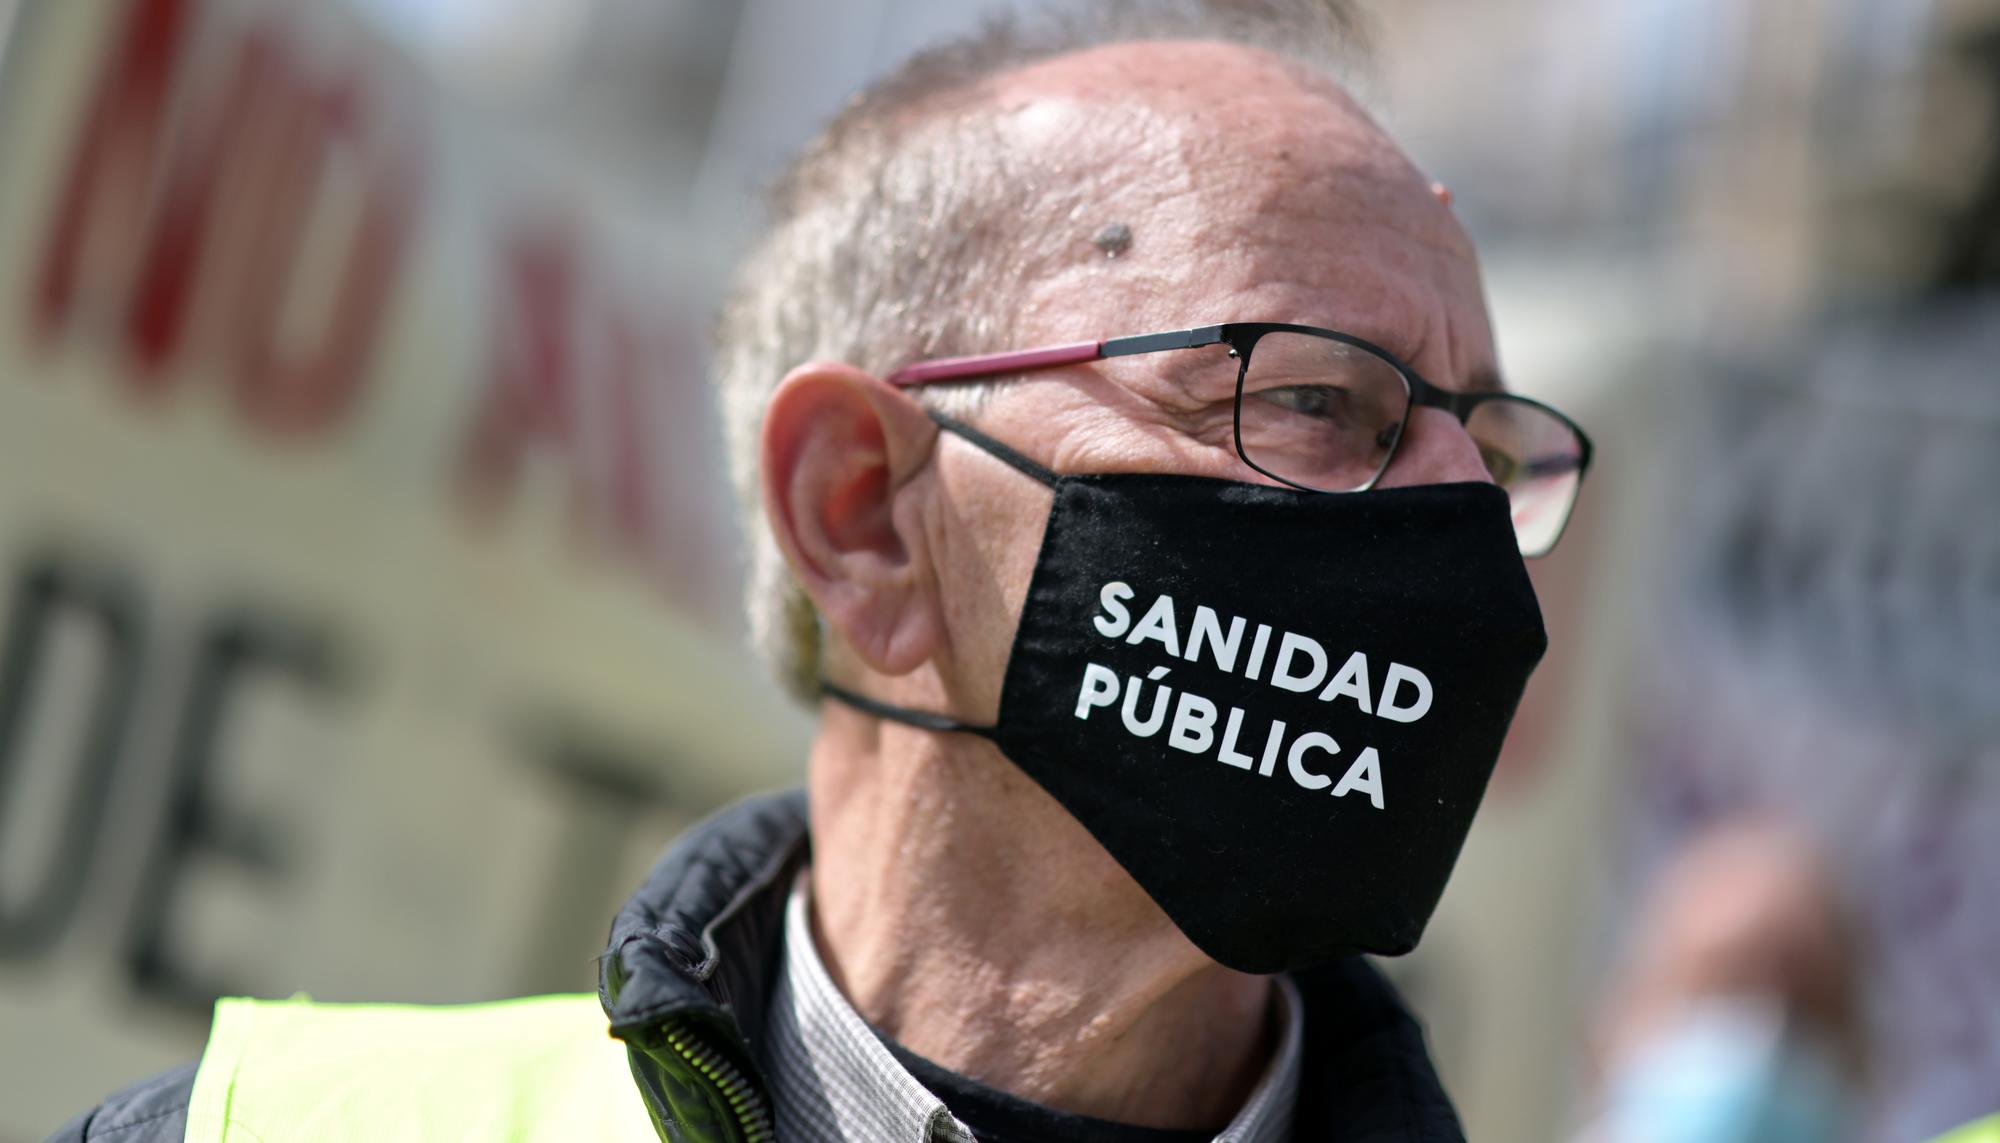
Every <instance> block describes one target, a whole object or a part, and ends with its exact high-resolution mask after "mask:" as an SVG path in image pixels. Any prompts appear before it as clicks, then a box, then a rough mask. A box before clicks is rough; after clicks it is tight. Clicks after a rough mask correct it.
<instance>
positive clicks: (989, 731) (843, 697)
mask: <svg viewBox="0 0 2000 1143" xmlns="http://www.w3.org/2000/svg"><path fill="white" fill-rule="evenodd" d="M819 693H820V694H821V695H823V696H825V697H826V698H830V699H832V700H834V701H835V702H842V703H846V704H847V705H848V706H851V707H853V708H854V709H855V710H858V711H861V712H862V713H863V714H872V715H874V716H875V717H877V718H886V719H888V720H889V721H891V722H900V723H902V724H903V725H905V726H914V727H916V728H917V729H919V730H938V731H960V732H963V733H965V734H977V735H978V736H979V737H981V738H992V737H993V735H994V732H995V731H997V730H998V729H999V728H998V727H993V726H974V725H972V724H971V723H969V722H960V721H958V720H957V719H955V718H953V717H951V716H950V715H948V714H933V713H932V712H930V711H927V710H908V709H905V708H904V707H900V706H890V705H889V704H888V703H885V702H882V701H880V700H879V699H872V698H869V697H868V696H867V695H858V694H855V693H854V692H853V691H850V690H848V689H847V688H846V687H842V686H836V685H835V684H833V683H829V682H827V681H826V680H825V679H821V680H820V684H819Z"/></svg>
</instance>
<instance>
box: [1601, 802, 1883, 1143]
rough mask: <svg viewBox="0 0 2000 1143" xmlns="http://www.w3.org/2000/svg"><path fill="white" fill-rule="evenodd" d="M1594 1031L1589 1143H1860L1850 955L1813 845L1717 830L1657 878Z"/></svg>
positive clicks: (1844, 923) (1763, 832)
mask: <svg viewBox="0 0 2000 1143" xmlns="http://www.w3.org/2000/svg"><path fill="white" fill-rule="evenodd" d="M1628 945H1629V947H1628V948H1627V949H1626V952H1625V955H1624V958H1623V963H1622V967H1621V968H1620V970H1619V971H1618V972H1617V973H1616V974H1614V976H1613V978H1612V989H1611V990H1610V992H1609V993H1608V994H1607V996H1606V999H1605V1001H1604V1003H1603V1005H1602V1010H1601V1012H1600V1016H1599V1026H1598V1028H1597V1029H1596V1035H1595V1037H1594V1039H1595V1044H1594V1047H1595V1053H1594V1055H1595V1060H1594V1068H1595V1071H1596V1086H1597V1088H1598V1103H1599V1104H1600V1107H1601V1110H1600V1112H1599V1115H1598V1117H1597V1120H1596V1122H1595V1124H1594V1125H1593V1126H1592V1127H1591V1128H1590V1129H1589V1130H1588V1131H1586V1132H1585V1134H1584V1135H1583V1136H1582V1137H1581V1138H1583V1139H1585V1140H1588V1141H1589V1143H1753V1141H1755V1143H1836V1141H1838V1140H1845V1139H1851V1138H1853V1137H1854V1136H1855V1129H1856V1124H1857V1121H1858V1113H1859V1108H1860V1106H1861V1100H1860V1099H1859V1092H1860V1091H1861V1090H1862V1086H1863V1078H1864V1071H1863V1062H1864V1057H1865V1051H1864V1048H1865V1044H1864V1039H1865V1030H1864V1027H1863V1022H1862V1017H1861V1002H1860V1000H1861V998H1860V980H1859V975H1860V974H1859V970H1858V966H1857V964H1856V960H1857V957H1858V955H1859V948H1858V940H1857V937H1856V934H1855V926H1854V924H1853V922H1852V920H1851V918H1850V917H1849V916H1848V915H1847V910H1846V907H1845V905H1844V904H1843V903H1842V901H1841V900H1840V895H1839V891H1838V890H1837V888H1836V886H1835V884H1834V878H1833V875H1832V872H1831V871H1830V870H1829V868H1828V867H1827V864H1826V861H1825V859H1824V857H1823V855H1822V854H1821V853H1820V851H1819V848H1818V846H1817V845H1816V844H1815V843H1814V842H1813V841H1812V840H1811V839H1810V838H1809V837H1807V836H1806V835H1805V834H1803V833H1802V832H1800V831H1798V830H1797V829H1795V828H1794V827H1791V826H1788V825H1786V824H1784V823H1782V822H1780V821H1777V820H1773V819H1770V818H1764V817H1746V818H1743V819H1738V820H1730V821H1725V822H1722V823H1718V824H1717V825H1715V826H1714V827H1712V828H1710V829H1709V830H1708V831H1706V832H1704V833H1703V834H1701V835H1700V836H1698V837H1697V838H1695V839H1694V840H1692V841H1691V842H1690V843H1689V844H1688V846H1687V847H1686V848H1685V849H1684V850H1682V851H1681V852H1680V853H1679V854H1678V855H1676V856H1675V857H1674V859H1673V860H1672V861H1671V862H1670V863H1669V864H1668V866H1667V867H1666V869H1665V870H1663V871H1662V873H1661V875H1660V877H1659V878H1658V881H1657V883H1656V884H1655V885H1654V886H1653V889H1652V891H1651V893H1650V894H1649V896H1648V897H1647V899H1646V902H1645V903H1644V904H1643V905H1642V906H1641V908H1640V910H1639V913H1638V917H1637V920H1636V922H1635V924H1634V926H1633V928H1632V930H1631V932H1630V933H1629V934H1628Z"/></svg>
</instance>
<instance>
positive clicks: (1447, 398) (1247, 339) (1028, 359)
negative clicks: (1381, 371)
mask: <svg viewBox="0 0 2000 1143" xmlns="http://www.w3.org/2000/svg"><path fill="white" fill-rule="evenodd" d="M1273 333H1295V334H1303V335H1306V336H1309V337H1318V338H1323V339H1325V340H1328V341H1335V342H1339V343H1341V344H1343V345H1350V346H1353V347H1354V348H1356V349H1359V350H1361V351H1363V352H1365V353H1368V354H1370V355H1372V356H1374V357H1377V358H1380V359H1381V360H1382V361H1384V362H1386V363H1387V364H1388V365H1389V366H1390V367H1391V368H1392V369H1394V370H1395V371H1396V373H1397V374H1398V375H1399V376H1401V377H1402V379H1403V390H1404V394H1405V398H1406V399H1405V401H1404V405H1403V415H1402V417H1401V418H1400V419H1399V420H1398V421H1397V422H1396V433H1395V437H1394V439H1393V440H1391V441H1390V443H1389V445H1388V449H1387V451H1386V452H1385V453H1384V454H1383V457H1382V463H1381V465H1380V466H1379V467H1378V468H1377V469H1376V470H1375V473H1374V475H1372V476H1370V477H1369V478H1368V479H1367V480H1366V481H1364V482H1362V483H1361V484H1358V485H1356V486H1354V487H1353V488H1341V489H1331V488H1315V487H1313V486H1312V485H1309V484H1301V483H1299V482H1298V481H1296V480H1291V479H1289V478H1287V477H1285V476H1284V475H1283V474H1281V473H1276V472H1272V471H1271V470H1270V469H1268V468H1265V467H1264V466H1263V465H1260V464H1258V463H1257V462H1256V461H1254V460H1252V459H1251V458H1250V454H1249V453H1248V452H1247V451H1245V450H1244V448H1243V385H1244V382H1245V380H1246V379H1247V378H1248V377H1249V375H1250V358H1251V356H1252V354H1253V353H1254V351H1255V350H1256V347H1257V343H1258V342H1259V341H1260V340H1262V339H1263V338H1264V337H1265V336H1266V335H1268V334H1273ZM1210 345H1227V346H1229V354H1230V356H1231V357H1234V358H1236V359H1237V369H1236V398H1235V407H1234V409H1233V410H1232V417H1233V420H1234V424H1233V426H1232V431H1233V434H1234V437H1235V445H1236V456H1237V459H1239V460H1241V461H1242V462H1243V463H1244V464H1245V465H1247V466H1249V467H1250V469H1251V470H1252V471H1255V472H1259V473H1262V474H1263V475H1265V476H1268V477H1270V478H1271V479H1272V480H1275V481H1277V482H1278V483H1280V484H1283V485H1286V486H1288V487H1291V488H1297V489H1299V490H1301V491H1304V492H1317V493H1321V494H1324V495H1329V496H1337V495H1340V494H1341V493H1344V492H1366V491H1368V490H1369V489H1371V488H1374V487H1375V484H1376V482H1377V481H1379V480H1381V479H1382V474H1383V473H1385V472H1387V471H1388V470H1389V466H1390V465H1391V464H1392V463H1394V462H1395V459H1396V450H1397V449H1398V448H1401V447H1402V444H1403V437H1404V435H1405V433H1406V431H1407V430H1408V428H1409V424H1410V413H1411V411H1412V410H1414V409H1419V408H1425V409H1443V410H1444V411H1446V412H1448V413H1450V414H1451V415H1452V416H1454V417H1456V418H1457V419H1458V423H1459V424H1460V425H1465V424H1466V423H1467V422H1468V420H1469V419H1470V418H1471V416H1472V412H1473V410H1475V409H1477V408H1478V407H1479V406H1481V405H1484V404H1486V403H1488V402H1492V401H1503V402H1508V403H1512V404H1518V405H1525V406H1527V407H1529V408H1532V409H1536V410H1538V411H1540V412H1543V413H1546V414H1548V415H1549V416H1551V417H1554V418H1555V419H1556V420H1557V421H1558V422H1560V423H1561V424H1562V425H1564V426H1565V427H1567V428H1568V429H1569V431H1570V432H1571V433H1574V434H1575V435H1576V440H1577V446H1578V453H1577V459H1576V462H1575V470H1576V474H1577V490H1576V491H1574V492H1572V493H1571V494H1570V498H1569V503H1568V504H1566V505H1564V507H1563V519H1562V523H1561V524H1560V525H1559V526H1558V527H1557V528H1556V531H1555V535H1554V536H1553V537H1552V538H1551V539H1550V540H1549V542H1548V544H1547V546H1546V547H1544V548H1542V549H1541V550H1540V551H1538V552H1524V553H1523V555H1526V556H1528V557H1530V558H1533V557H1536V556H1542V555H1546V554H1548V553H1549V552H1550V551H1553V550H1554V549H1555V546H1556V544H1557V543H1559V542H1560V541H1561V540H1562V536H1563V533H1564V532H1565V531H1567V530H1568V528H1569V519H1570V515H1571V514H1572V513H1573V511H1574V510H1575V507H1576V499H1577V496H1578V495H1580V494H1581V490H1582V483H1583V478H1584V476H1585V475H1586V474H1587V473H1588V472H1589V471H1590V461H1591V458H1592V456H1593V454H1594V452H1595V446H1593V445H1592V443H1591V440H1590V434H1588V433H1586V432H1584V431H1583V427H1582V426H1581V425H1578V424H1577V423H1576V422H1575V421H1574V420H1571V419H1570V417H1569V416H1568V415H1567V414H1565V413H1564V412H1562V410H1560V409H1557V408H1555V407H1554V406H1552V405H1549V404H1547V403H1545V402H1542V401H1537V400H1535V399H1534V398H1533V397H1525V396H1522V395H1521V394H1519V393H1509V392H1506V391H1505V390H1499V389H1481V390H1474V391H1467V392H1460V391H1458V390H1455V389H1446V388H1444V387H1442V386H1439V385H1433V384H1432V383H1431V382H1429V381H1427V380H1425V379H1424V377H1423V375H1422V374H1420V373H1418V372H1417V371H1416V370H1415V369H1414V368H1412V367H1411V366H1410V365H1408V364H1407V363H1405V362H1404V361H1403V360H1402V359H1401V358H1398V357H1397V356H1396V355H1395V354H1393V353H1391V352H1389V351H1388V350H1386V349H1384V348H1382V347H1381V346H1379V345H1376V344H1375V343H1374V342H1372V341H1369V340H1367V339H1366V338H1361V337H1356V336H1354V335H1353V334H1351V333H1342V332H1340V331H1339V330H1334V329H1325V328H1322V327H1320V326H1313V325H1293V324H1290V323H1287V322H1227V323H1224V324H1221V325H1204V326H1196V327H1194V328H1193V329H1181V330H1170V331H1167V332H1164V333H1143V334H1136V335H1133V336H1129V337H1113V338H1107V339H1105V340H1103V341H1085V342H1076V343H1072V344H1069V345H1057V346H1048V347H1044V348H1040V349H1027V350H1014V351H1010V352H1005V353H990V354H980V355H978V356H973V357H950V358H940V359H937V360H932V361H921V362H917V363H916V364H913V365H908V366H905V367H904V368H902V369H899V370H897V371H896V372H895V373H893V374H891V375H890V376H889V378H888V380H889V383H890V384H892V385H895V386H898V387H901V388H910V387H915V386H918V385H929V384H936V383H940V382H949V381H971V380H978V379H984V378H991V377H997V376H1002V375H1005V374H1010V373H1024V372H1028V371H1031V370H1036V369H1048V368H1053V367H1056V366H1062V365H1075V364H1081V363H1084V362H1089V361H1097V360H1101V359H1103V358H1106V357H1131V356H1135V355H1138V354H1141V353H1161V352H1165V351H1167V350H1174V349H1200V348H1203V347H1205V346H1210ZM1562 463H1563V464H1564V467H1568V462H1567V460H1565V461H1564V462H1562ZM1529 475H1553V473H1536V472H1534V471H1533V470H1532V469H1530V471H1529Z"/></svg>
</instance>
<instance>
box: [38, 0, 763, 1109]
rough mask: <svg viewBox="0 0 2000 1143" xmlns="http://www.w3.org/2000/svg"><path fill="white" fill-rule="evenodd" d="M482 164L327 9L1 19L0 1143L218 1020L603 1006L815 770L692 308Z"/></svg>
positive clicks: (525, 187) (190, 5)
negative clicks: (680, 850)
mask: <svg viewBox="0 0 2000 1143" xmlns="http://www.w3.org/2000/svg"><path fill="white" fill-rule="evenodd" d="M482 138H483V136H482V135H481V129H480V125H479V124H477V123H472V122H466V121H464V116H463V115H462V114H455V113H454V112H453V110H452V109H451V108H449V107H447V106H444V105H443V104H442V102H441V100H440V98H439V97H438V96H437V95H436V94H435V93H434V92H433V91H432V90H431V88H430V87H428V86H427V84H426V83H425V82H424V81H423V79H422V77H421V76H420V75H418V74H416V72H415V70H414V68H413V67H412V66H411V65H410V64H409V63H408V62H407V61H406V60H405V59H404V58H403V57H402V56H400V55H398V54H397V53H396V52H395V51H392V50H390V49H388V48H387V47H385V46H384V45H383V44H381V43H380V42H378V41H377V40H375V39H374V38H372V37H371V36H370V35H369V34H368V33H367V32H365V31H364V30H362V29H361V28H360V27H359V26H358V25H356V24H354V23H353V22H352V21H351V19H349V18H347V17H346V16H345V15H344V14H343V12H342V10H341V9H339V8H337V7H335V6H332V5H306V4H281V3H272V4H254V3H246V2H225V0H117V2H105V3H90V4H82V3H54V2H42V3H30V4H28V5H26V6H25V7H24V8H23V9H22V11H21V12H20V14H19V18H18V20H17V21H16V23H15V25H14V27H13V34H12V38H11V42H10V43H8V44H7V56H6V57H5V64H4V68H0V1141H6V1140H14V1139H32V1138H40V1137H41V1136H42V1135H43V1134H45V1133H46V1132H47V1131H49V1130H50V1129H51V1128H53V1127H54V1126H55V1125H56V1123H57V1122H59V1121H60V1120H62V1119H63V1118H65V1117H67V1116H68V1115H69V1114H70V1113H71V1112H73V1111H75V1110H78V1109H80V1108H81V1107H83V1106H84V1105H86V1104H88V1103H89V1102H91V1101H93V1100H94V1099H96V1098H98V1097H100V1096H102V1095H103V1094H104V1093H105V1092H106V1091H108V1090H109V1089H111V1088H112V1087H115V1086H118V1085H121V1084H123V1083H125V1082H128V1081H130V1080H133V1079H136V1078H139V1077H140V1076H142V1075H144V1074H146V1073H148V1072H151V1071H156V1070H159V1069H161V1068H163V1067H166V1066H170V1065H172V1064H174V1063H177V1062H179V1061H182V1060H185V1059H189V1058H192V1056H193V1055H194V1054H195V1052H196V1051H197V1050H198V1049H199V1046H200V1044H201V1042H202V1039H203V1035H204V1033H205V1029H206V1017H205V1008H206V1003H207V1000H208V998H210V997H211V996H213V995H214V994H216V993H218V992H229V993H251V994H264V995H270V994H277V995H284V994H287V993H290V992H292V991H294V990H306V991H310V992H312V993H313V994H314V995H316V996H320V997H323V998H328V999H346V998H377V999H413V1000H462V999H473V998H481V997H492V996H502V995H510V994H515V993H519V992H523V991H529V990H538V989H546V988H554V987H587V986H589V984H590V982H591V981H592V980H593V978H594V974H593V965H592V964H591V957H592V956H593V955H594V954H595V952H596V951H597V950H598V948H599V947H600V941H601V939H602V936H603V933H604V930H605V926H606V924H607V923H608V920H609V916H610V912H611V910H612V908H614V907H615V904H616V901H617V900H618V898H619V897H620V896H621V895H622V893H623V892H624V891H625V890H626V889H627V888H629V886H630V884H631V883H632V881H633V880H634V879H635V878H636V876H637V874H638V872H639V870H640V869H641V868H643V864H644V862H645V861H646V860H647V859H649V858H650V857H651V856H652V855H653V853H654V852H655V851H656V850H657V848H658V847H659V846H660V844H662V842H663V841H664V840H665V839H666V837H667V836H668V835H669V834H671V832H672V831H673V830H674V829H676V828H677V827H678V826H679V825H681V824H683V823H685V822H686V821H687V820H689V819H690V818H691V817H692V816H693V815H695V814H697V813H699V812H701V811H703V810H706V809H707V808H710V807H712V806H714V805H716V804H718V803H720V802H722V801H725V800H727V799H729V798H732V797H734V796H736V795H738V794H741V793H743V792H745V791H747V790H750V789H753V788H757V787H761V786H770V785H776V784H781V783H784V782H787V781H790V780H792V778H793V776H794V775H795V774H796V773H797V771H798V767H799V763H798V758H799V756H800V755H799V744H800V743H801V742H802V740H803V736H802V734H801V724H800V722H799V721H798V720H797V719H795V718H792V717H790V716H789V715H787V714H785V713H784V712H783V710H782V705H783V704H782V703H781V702H780V700H778V699H776V698H775V697H774V696H773V695H772V694H771V693H770V692H769V691H768V690H767V689H766V688H765V687H764V686H763V684H762V682H761V679H760V677H759V675H758V672H757V671H756V670H755V669H754V667H753V666H752V665H751V664H750V663H749V662H748V661H747V659H746V657H745V656H744V654H743V653H742V652H741V651H740V650H739V642H740V640H739V639H738V637H737V635H736V633H735V632H736V627H735V622H736V621H735V618H734V616H735V607H736V604H735V598H734V596H735V584H734V582H733V580H734V578H735V576H734V572H733V569H732V562H731V561H732V556H731V552H732V549H733V541H732V539H731V535H730V525H729V523H728V519H729V510H728V503H727V490H726V487H725V484H726V481H725V478H724V474H723V470H722V464H723V457H722V455H721V450H720V446H719V444H718V443H717V438H718V433H717V431H716V425H715V419H714V412H713V408H712V404H711V401H710V398H709V396H708V394H707V392H706V391H705V388H704V383H703V378H702V366H701V361H700V358H699V354H698V345H697V341H696V339H695V338H693V337H692V336H691V334H690V328H691V327H692V326H693V325H694V324H695V323H694V322H693V321H691V320H690V317H691V315H690V314H689V313H688V312H687V310H688V309H689V307H688V305H687V304H686V303H685V302H683V301H682V300H681V299H680V298H679V296H678V295H677V290H676V286H675V282H674V277H673V273H674V272H673V269H672V267H670V266H662V265H659V264H658V257H657V255H658V251H657V250H656V249H651V248H647V249H638V248H635V247H634V246H633V240H632V239H631V238H630V236H631V235H634V234H641V233H644V232H645V231H646V229H647V227H648V220H646V219H643V218H638V219H634V218H607V217H605V216H604V213H603V210H602V208H594V207H592V206H590V205H588V204H587V203H586V201H585V200H584V199H583V198H582V197H581V196H579V195H577V194H575V193H574V191H573V189H558V187H557V183H556V181H555V180H553V179H549V178H544V177H542V176H543V175H544V174H546V172H542V171H537V170H536V169H535V167H534V162H535V157H534V156H533V155H520V154H514V153H509V152H507V151H506V150H505V149H504V148H501V147H498V146H495V145H492V144H490V143H484V142H482ZM563 174H564V178H563V180H562V186H563V187H565V188H573V187H574V186H575V185H576V183H577V182H578V181H579V179H580V178H581V177H583V176H581V175H580V174H579V173H578V172H573V171H572V172H563Z"/></svg>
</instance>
